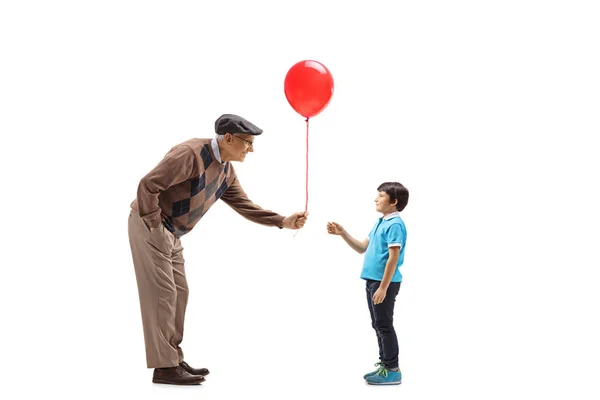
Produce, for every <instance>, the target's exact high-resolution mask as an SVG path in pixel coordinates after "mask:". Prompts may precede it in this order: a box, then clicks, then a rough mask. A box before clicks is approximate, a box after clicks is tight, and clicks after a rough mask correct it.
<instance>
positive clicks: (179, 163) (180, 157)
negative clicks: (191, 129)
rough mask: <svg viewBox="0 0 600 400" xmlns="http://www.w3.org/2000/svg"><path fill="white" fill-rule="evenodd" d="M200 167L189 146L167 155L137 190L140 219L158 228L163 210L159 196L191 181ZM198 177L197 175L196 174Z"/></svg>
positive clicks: (174, 150) (145, 177)
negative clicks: (182, 183) (172, 187)
mask: <svg viewBox="0 0 600 400" xmlns="http://www.w3.org/2000/svg"><path fill="white" fill-rule="evenodd" d="M197 165H199V163H197V162H196V155H195V154H194V151H193V150H192V148H191V147H189V146H178V147H175V148H173V149H172V150H171V151H170V152H169V153H167V155H166V156H165V157H164V158H163V159H162V160H161V161H160V162H159V163H158V165H156V167H154V169H152V171H150V172H149V173H148V174H147V175H146V176H144V177H143V178H142V180H141V181H140V184H139V186H138V190H137V205H138V209H139V214H140V217H142V218H143V219H144V220H145V221H146V222H147V223H148V225H149V226H150V227H152V228H156V227H158V226H159V225H160V222H161V215H160V214H161V210H160V207H159V204H158V196H159V195H160V193H161V192H164V191H165V190H167V189H168V188H170V187H171V186H175V185H177V184H179V183H181V182H184V181H186V180H187V179H190V178H191V177H192V176H193V175H194V173H195V172H197V171H195V170H196V169H197V168H198V167H197ZM196 175H197V173H196Z"/></svg>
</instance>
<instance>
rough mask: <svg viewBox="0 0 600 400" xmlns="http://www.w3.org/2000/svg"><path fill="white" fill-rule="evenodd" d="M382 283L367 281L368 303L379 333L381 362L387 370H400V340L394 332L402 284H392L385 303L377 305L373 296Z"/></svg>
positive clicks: (374, 324)
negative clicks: (395, 306)
mask: <svg viewBox="0 0 600 400" xmlns="http://www.w3.org/2000/svg"><path fill="white" fill-rule="evenodd" d="M380 283H381V282H380V281H372V280H367V302H368V304H369V312H370V313H371V322H372V326H373V329H375V332H376V333H377V343H378V344H379V360H380V361H381V363H382V364H383V366H384V367H386V368H387V369H391V368H398V338H397V337H396V331H395V330H394V303H395V302H396V296H397V295H398V292H399V291H400V284H401V282H390V285H389V286H388V290H387V293H386V295H385V299H384V300H383V303H381V304H377V305H375V304H373V295H374V294H375V292H376V291H377V289H378V288H379V284H380Z"/></svg>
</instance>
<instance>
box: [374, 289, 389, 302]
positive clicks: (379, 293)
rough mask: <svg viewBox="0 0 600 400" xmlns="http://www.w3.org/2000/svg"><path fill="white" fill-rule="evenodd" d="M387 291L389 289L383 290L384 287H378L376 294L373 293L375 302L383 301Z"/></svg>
mask: <svg viewBox="0 0 600 400" xmlns="http://www.w3.org/2000/svg"><path fill="white" fill-rule="evenodd" d="M386 292H387V290H383V289H382V288H378V289H377V290H376V291H375V294H374V295H373V304H375V305H377V304H381V303H383V300H384V299H385V293H386Z"/></svg>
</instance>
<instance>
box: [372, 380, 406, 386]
mask: <svg viewBox="0 0 600 400" xmlns="http://www.w3.org/2000/svg"><path fill="white" fill-rule="evenodd" d="M367 383H368V384H369V385H373V386H379V385H400V384H401V383H402V381H400V382H380V383H372V382H367Z"/></svg>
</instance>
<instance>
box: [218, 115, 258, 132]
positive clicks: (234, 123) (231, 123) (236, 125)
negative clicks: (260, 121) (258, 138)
mask: <svg viewBox="0 0 600 400" xmlns="http://www.w3.org/2000/svg"><path fill="white" fill-rule="evenodd" d="M215 133H216V134H217V135H224V134H226V133H231V134H234V133H245V134H248V135H260V134H261V133H263V131H262V129H260V128H259V127H258V126H256V125H254V124H253V123H252V122H250V121H248V120H247V119H244V118H242V117H240V116H239V115H235V114H223V115H221V116H220V117H219V118H218V119H217V120H216V121H215Z"/></svg>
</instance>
